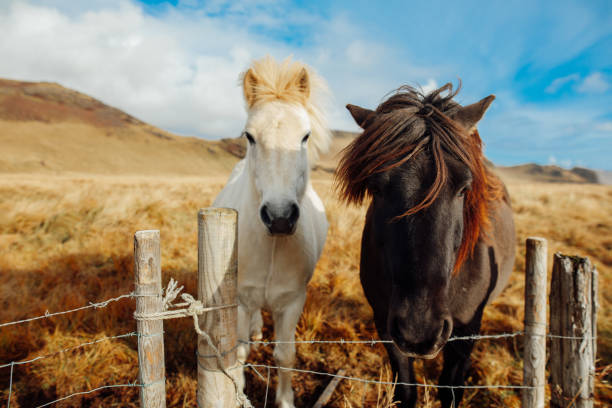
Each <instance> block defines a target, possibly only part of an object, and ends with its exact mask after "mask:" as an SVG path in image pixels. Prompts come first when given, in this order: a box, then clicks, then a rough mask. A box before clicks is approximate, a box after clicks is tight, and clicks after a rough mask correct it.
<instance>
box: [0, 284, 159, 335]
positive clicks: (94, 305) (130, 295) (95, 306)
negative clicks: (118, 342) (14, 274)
mask: <svg viewBox="0 0 612 408" xmlns="http://www.w3.org/2000/svg"><path fill="white" fill-rule="evenodd" d="M141 296H160V295H141V294H136V293H134V292H130V293H127V294H124V295H120V296H117V297H114V298H110V299H107V300H104V301H102V302H99V303H92V302H89V304H88V305H86V306H81V307H77V308H76V309H70V310H65V311H63V312H55V313H49V311H48V310H47V311H46V312H45V314H44V315H40V316H36V317H30V318H28V319H23V320H16V321H14V322H6V323H1V324H0V327H6V326H12V325H15V324H20V323H27V322H33V321H35V320H40V319H47V318H49V317H53V316H59V315H65V314H69V313H74V312H78V311H81V310H86V309H92V308H93V309H103V308H105V307H107V306H108V305H109V304H110V303H113V302H118V301H120V300H121V299H126V298H134V297H141Z"/></svg>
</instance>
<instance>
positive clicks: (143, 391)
mask: <svg viewBox="0 0 612 408" xmlns="http://www.w3.org/2000/svg"><path fill="white" fill-rule="evenodd" d="M134 272H135V274H136V290H135V294H136V314H137V315H146V314H150V313H157V312H162V311H163V300H162V293H161V292H162V286H161V249H160V245H159V231H158V230H150V231H138V232H137V233H136V234H135V235H134ZM137 331H138V366H139V372H138V381H139V383H140V384H142V385H143V386H142V387H140V406H141V407H143V408H160V407H161V408H163V407H165V406H166V373H165V371H166V367H165V363H164V335H163V332H164V321H163V320H161V319H160V320H137Z"/></svg>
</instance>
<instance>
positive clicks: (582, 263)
mask: <svg viewBox="0 0 612 408" xmlns="http://www.w3.org/2000/svg"><path fill="white" fill-rule="evenodd" d="M597 308H598V305H597V271H596V270H595V268H594V267H593V266H592V265H591V262H590V261H589V259H588V258H580V257H577V256H565V255H561V254H559V253H556V254H555V256H554V263H553V272H552V281H551V287H550V332H551V346H550V348H551V361H550V381H551V407H567V406H570V405H571V406H573V407H576V408H587V407H588V408H590V407H592V406H593V387H594V377H595V354H596V349H597V346H596V343H595V342H596V337H597ZM563 337H565V338H563ZM572 404H573V405H572Z"/></svg>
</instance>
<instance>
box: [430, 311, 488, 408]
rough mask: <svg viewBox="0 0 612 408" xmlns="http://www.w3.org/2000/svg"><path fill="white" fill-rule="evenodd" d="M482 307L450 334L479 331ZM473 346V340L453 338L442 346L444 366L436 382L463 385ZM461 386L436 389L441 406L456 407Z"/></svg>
mask: <svg viewBox="0 0 612 408" xmlns="http://www.w3.org/2000/svg"><path fill="white" fill-rule="evenodd" d="M481 320H482V309H481V310H479V311H478V312H477V313H476V315H475V316H474V318H473V319H472V321H471V322H470V323H468V324H467V325H465V326H462V327H457V328H455V330H453V334H452V336H460V337H463V336H474V335H476V334H478V333H479V332H480V322H481ZM473 348H474V340H455V341H451V342H449V343H447V344H446V346H444V367H443V368H442V374H441V375H440V380H439V381H438V383H439V384H440V385H451V386H463V385H464V381H465V375H466V373H467V372H468V370H469V369H470V364H471V361H470V354H472V349H473ZM463 391H464V389H463V388H453V389H449V388H441V389H440V390H439V391H438V395H439V396H440V401H441V402H442V404H441V407H442V408H449V407H453V408H455V407H458V406H459V403H460V402H461V399H462V398H463Z"/></svg>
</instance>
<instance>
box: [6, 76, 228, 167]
mask: <svg viewBox="0 0 612 408" xmlns="http://www.w3.org/2000/svg"><path fill="white" fill-rule="evenodd" d="M0 145H1V146H2V154H1V155H0V173H41V172H42V173H51V174H53V173H94V174H138V175H162V174H163V175H202V174H211V173H212V174H215V173H219V174H220V173H223V174H226V173H227V172H228V171H229V170H231V168H232V166H233V165H234V163H235V157H234V156H233V155H232V154H230V153H229V152H228V151H227V150H225V149H224V148H223V145H221V144H219V143H218V142H212V141H206V140H203V139H198V138H195V137H182V136H177V135H174V134H172V133H170V132H167V131H164V130H161V129H159V128H156V127H155V126H151V125H149V124H146V123H144V122H142V121H140V120H138V119H136V118H135V117H133V116H130V115H128V114H127V113H125V112H122V111H120V110H119V109H116V108H113V107H111V106H108V105H106V104H104V103H102V102H100V101H98V100H96V99H94V98H92V97H90V96H87V95H85V94H82V93H80V92H76V91H73V90H71V89H67V88H64V87H62V86H61V85H58V84H55V83H47V82H41V83H33V82H22V81H10V80H4V79H0Z"/></svg>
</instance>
